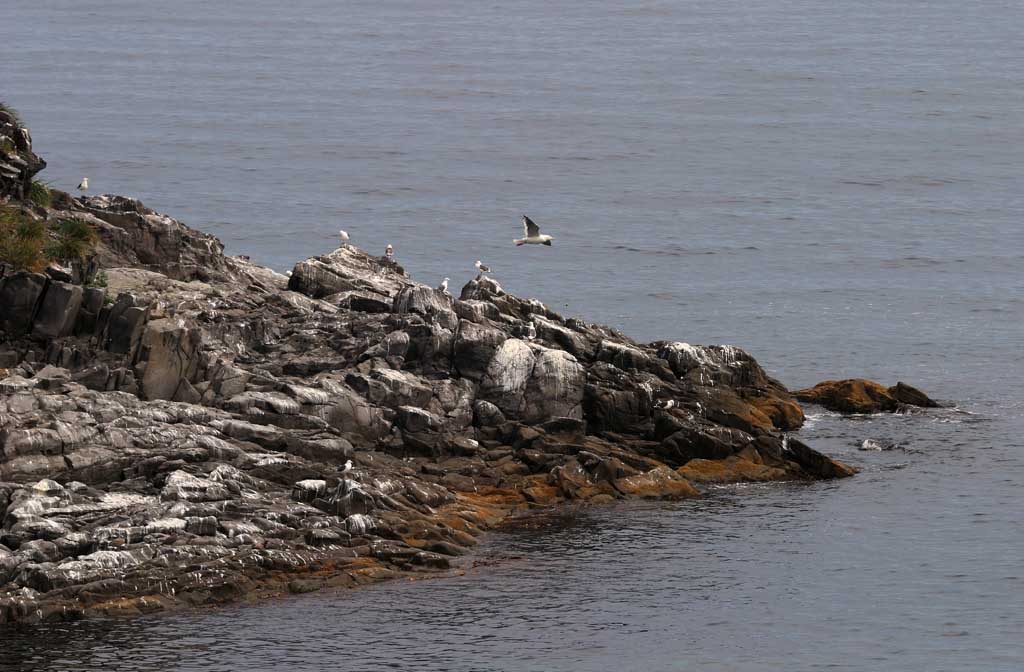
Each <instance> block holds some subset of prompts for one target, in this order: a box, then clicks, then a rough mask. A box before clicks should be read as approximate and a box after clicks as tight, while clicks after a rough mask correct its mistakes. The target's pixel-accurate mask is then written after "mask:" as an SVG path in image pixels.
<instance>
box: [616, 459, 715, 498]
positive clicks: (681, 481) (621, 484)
mask: <svg viewBox="0 0 1024 672" xmlns="http://www.w3.org/2000/svg"><path fill="white" fill-rule="evenodd" d="M615 486H616V488H618V489H619V490H620V491H621V492H623V493H626V494H628V495H632V496H634V497H643V498H645V499H690V498H692V497H700V491H699V490H697V488H695V487H693V485H692V484H691V483H690V481H688V480H686V479H685V478H683V477H682V476H680V475H679V474H678V473H676V472H674V471H672V470H671V469H669V468H668V467H666V466H661V467H657V468H656V469H651V470H650V471H646V472H644V473H642V474H636V475H634V476H627V477H625V478H620V479H619V480H617V481H615Z"/></svg>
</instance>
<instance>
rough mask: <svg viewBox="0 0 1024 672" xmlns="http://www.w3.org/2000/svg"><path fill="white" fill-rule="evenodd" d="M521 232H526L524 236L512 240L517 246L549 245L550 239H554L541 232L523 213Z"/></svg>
mask: <svg viewBox="0 0 1024 672" xmlns="http://www.w3.org/2000/svg"><path fill="white" fill-rule="evenodd" d="M523 232H524V233H525V234H526V237H525V238H517V239H516V240H514V241H512V242H514V243H515V244H516V246H517V247H518V246H519V245H547V246H549V247H550V245H551V241H552V240H554V237H552V236H549V235H547V234H546V233H541V232H540V227H539V226H537V225H536V224H534V223H533V220H532V219H530V218H529V217H527V216H526V215H523Z"/></svg>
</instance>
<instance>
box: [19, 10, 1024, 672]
mask: <svg viewBox="0 0 1024 672" xmlns="http://www.w3.org/2000/svg"><path fill="white" fill-rule="evenodd" d="M563 4H564V5H565V6H557V7H556V6H553V5H552V4H551V3H545V2H540V1H538V0H521V1H514V0H513V1H503V2H500V3H498V2H487V1H484V2H480V1H474V2H458V1H455V2H444V3H442V2H395V1H390V0H385V1H382V2H373V3H355V2H353V3H336V2H327V1H321V2H312V1H298V2H291V3H271V2H266V1H265V0H251V1H249V2H244V3H243V2H223V3H220V2H218V3H207V2H198V1H196V0H188V1H182V2H177V3H173V4H168V3H156V2H137V1H135V0H132V1H127V0H126V1H123V2H118V1H109V2H103V3H82V2H77V1H75V0H65V1H55V0H32V1H29V0H11V1H10V2H7V3H5V4H4V9H5V11H4V18H3V24H4V26H5V30H4V37H3V39H2V41H0V58H2V60H0V99H3V100H6V101H8V102H10V103H11V104H13V105H14V106H15V107H17V108H18V109H19V111H20V112H21V114H22V116H23V117H24V118H25V119H26V120H27V122H28V124H29V126H30V128H31V129H32V132H33V135H34V137H35V139H36V149H37V150H38V151H39V152H40V153H41V154H42V155H43V156H44V157H45V158H46V159H47V160H48V161H49V162H50V166H49V168H47V170H46V171H45V173H43V175H42V176H41V177H44V178H46V179H48V180H49V181H50V182H51V183H52V184H53V185H55V186H59V187H62V188H65V189H70V188H72V187H73V186H74V185H75V184H77V183H78V180H79V179H80V178H81V176H82V175H87V176H89V178H90V183H91V184H92V185H93V186H94V188H95V189H96V190H98V191H110V192H115V193H127V194H132V195H136V196H138V197H140V198H142V199H143V200H144V201H145V202H146V203H147V204H148V205H150V206H151V207H154V208H156V209H158V210H161V211H164V212H167V213H169V214H172V215H174V216H176V217H179V218H181V219H183V220H185V221H186V222H187V223H189V224H191V225H193V226H196V227H198V228H201V229H203V230H207V231H211V232H213V233H215V234H217V235H218V236H219V237H220V238H221V239H222V240H223V241H224V242H225V244H226V245H227V248H228V251H229V252H230V253H233V254H249V255H250V256H251V257H252V258H253V259H255V260H257V261H259V262H262V263H266V264H269V265H271V266H274V267H275V268H278V269H279V270H284V269H287V268H289V267H290V266H291V265H292V264H293V263H294V262H295V261H297V260H299V259H301V258H304V257H306V256H309V255H312V254H319V253H323V252H325V251H327V250H329V249H331V248H332V247H333V246H334V244H335V242H334V234H335V232H336V231H337V230H338V229H339V228H344V229H347V230H348V231H349V232H350V233H351V234H352V236H353V242H355V243H356V244H358V245H361V246H363V247H365V248H367V249H370V250H378V249H380V250H382V249H383V247H384V245H385V244H386V243H388V242H390V243H392V244H394V245H395V248H396V251H397V254H398V257H399V259H400V261H401V262H402V263H403V264H404V265H405V266H406V267H407V268H408V269H409V270H410V271H411V272H412V273H413V275H414V276H415V277H416V278H418V279H420V280H423V281H425V282H437V281H439V280H440V279H441V278H442V277H444V276H450V277H451V278H452V281H453V285H455V286H456V287H458V286H460V285H461V284H462V282H464V281H466V280H468V279H469V278H470V277H471V276H472V274H473V269H472V263H473V261H474V260H475V259H477V258H481V259H483V260H484V262H485V263H488V264H489V265H491V266H492V267H493V268H495V269H496V273H495V275H496V277H497V278H498V280H499V281H501V282H502V283H503V284H504V285H505V287H506V288H507V289H509V290H511V291H514V292H516V293H519V294H526V295H532V296H536V297H538V298H540V299H541V300H543V301H545V302H546V303H547V304H548V305H550V306H552V307H555V308H557V309H559V310H562V311H564V312H566V313H568V314H579V315H583V316H586V317H587V318H588V319H594V320H598V321H602V322H606V323H609V324H613V325H615V326H618V327H620V328H622V329H623V330H625V331H626V332H627V333H629V334H631V335H633V336H635V337H637V338H639V339H642V340H650V339H656V338H672V339H679V340H686V341H689V342H694V343H720V342H724V343H734V344H737V345H740V346H742V347H745V348H747V349H748V350H750V351H751V352H753V353H754V354H755V355H757V356H758V358H759V359H760V361H761V362H762V363H763V364H764V365H765V366H766V368H768V369H769V371H770V372H771V373H772V374H773V375H775V376H777V377H779V378H780V379H781V380H782V381H783V382H785V383H786V384H787V385H789V386H790V387H799V386H804V385H809V384H813V383H814V382H817V381H818V380H821V379H824V378H830V377H844V376H854V375H856V376H869V377H873V378H877V379H881V380H883V381H885V382H887V383H892V382H895V381H896V380H898V379H899V380H906V381H908V382H912V383H916V384H919V385H920V386H922V387H923V388H924V389H926V390H927V391H929V392H931V393H932V394H933V395H934V396H937V397H939V398H942V399H945V400H948V401H950V402H951V403H953V404H955V405H956V409H955V410H945V411H942V412H938V413H930V414H925V415H920V416H899V417H864V418H838V417H835V416H831V415H827V414H818V415H815V416H812V421H811V422H810V423H809V426H808V427H807V428H806V429H804V430H802V434H804V435H806V437H807V438H809V439H810V440H811V442H812V443H813V444H814V445H815V446H816V447H818V448H820V449H823V450H825V451H827V452H830V453H832V454H834V455H837V456H839V457H841V458H843V459H846V460H848V461H850V462H852V463H854V464H856V465H858V466H860V467H862V468H863V470H864V471H863V473H862V474H861V475H860V476H858V477H857V478H855V479H852V480H848V481H844V482H841V483H829V484H816V485H810V486H806V485H803V486H795V485H775V486H757V487H742V488H726V489H722V490H718V491H714V492H713V493H712V494H711V496H710V497H708V498H707V499H705V500H703V501H701V502H695V503H686V504H681V505H661V504H659V505H635V504H634V505H625V506H617V507H610V508H606V509H600V510H591V511H584V512H579V513H578V514H576V515H574V516H571V517H569V518H568V519H567V520H565V521H563V523H562V524H559V525H554V526H552V527H550V528H547V529H544V530H540V531H530V532H517V533H513V534H507V535H496V536H494V537H491V538H490V539H489V540H488V541H487V543H486V544H485V546H484V548H483V549H482V550H481V556H482V557H484V558H489V559H495V560H502V562H500V563H498V564H497V565H496V566H493V567H488V568H486V569H478V570H473V571H471V572H469V573H468V574H467V575H465V576H462V577H456V578H452V579H447V580H440V581H432V582H426V583H417V584H400V585H387V586H381V587H376V588H373V589H370V590H366V591H360V592H356V593H353V594H349V593H345V594H342V595H340V596H339V595H338V594H323V595H316V596H303V597H300V598H294V599H288V600H283V601H280V602H276V603H272V604H266V605H261V606H257V607H245V608H231V609H224V610H219V611H213V612H205V613H196V614H184V615H182V614H177V615H171V616H161V617H156V618H144V619H139V620H135V621H131V622H113V623H98V622H93V623H83V624H70V625H57V626H46V627H40V628H35V629H29V630H24V631H17V632H11V631H9V632H6V633H3V634H2V637H3V640H2V644H3V647H2V648H3V655H4V660H3V661H0V669H15V670H18V669H32V670H106V669H118V670H171V669H174V670H196V671H204V672H205V671H212V670H236V669H253V670H275V671H276V670H279V669H282V668H284V667H287V668H289V669H291V670H295V671H299V670H325V669H360V670H362V669H392V668H394V669H452V670H620V669H645V670H773V669H782V668H785V669H790V670H819V669H828V670H879V669H886V670H928V671H933V670H963V669H978V670H1020V669H1024V644H1021V642H1024V566H1022V564H1024V560H1022V558H1024V530H1022V523H1021V512H1022V507H1021V503H1020V501H1021V500H1020V492H1021V486H1022V485H1024V483H1022V481H1024V438H1022V437H1024V401H1022V400H1024V383H1022V374H1024V354H1022V350H1021V343H1022V342H1024V227H1022V225H1021V223H1022V221H1024V189H1022V179H1021V178H1022V173H1021V166H1022V165H1024V119H1022V116H1021V110H1022V109H1024V50H1021V48H1020V40H1019V36H1020V32H1021V29H1022V28H1024V8H1022V5H1020V3H1017V2H1004V1H1001V0H993V1H991V2H985V3H979V2H969V1H964V0H958V1H954V0H932V1H930V2H917V1H911V2H902V3H891V2H883V1H882V0H851V1H850V2H844V3H820V2H811V1H810V0H751V1H750V2H742V3H740V2H721V1H720V0H715V1H711V0H693V1H689V2H635V3H630V2H623V1H622V0H613V1H612V2H608V3H601V4H596V3H576V4H569V3H563ZM523 212H526V213H528V214H530V215H531V216H532V217H533V218H534V219H535V220H536V221H537V222H538V223H539V224H540V225H541V226H542V227H544V228H545V230H547V231H548V232H550V233H552V234H554V235H555V236H556V240H555V245H554V246H553V247H552V248H550V249H548V248H544V249H532V248H531V249H516V248H515V247H513V246H512V245H511V242H510V241H511V239H512V238H513V237H516V236H517V235H518V234H519V228H518V223H517V222H518V217H519V215H520V214H521V213H523ZM812 410H813V409H812ZM869 438H871V439H876V440H878V441H879V442H890V443H891V442H896V443H899V444H900V448H898V449H896V450H892V451H885V452H873V451H871V452H869V451H861V450H858V446H860V445H861V443H862V442H863V441H864V439H869Z"/></svg>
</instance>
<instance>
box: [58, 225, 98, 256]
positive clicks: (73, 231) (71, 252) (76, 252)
mask: <svg viewBox="0 0 1024 672" xmlns="http://www.w3.org/2000/svg"><path fill="white" fill-rule="evenodd" d="M53 230H54V232H55V233H56V234H57V236H56V240H53V241H51V242H50V244H49V245H48V246H47V248H46V254H47V256H49V257H50V258H51V259H53V260H55V261H77V260H80V259H84V258H85V255H86V253H87V252H89V250H91V249H92V248H93V247H94V246H95V245H96V241H97V240H98V237H97V235H96V230H95V229H94V228H92V225H91V224H89V222H87V221H85V220H82V219H62V220H60V221H58V222H57V226H55V227H54V228H53Z"/></svg>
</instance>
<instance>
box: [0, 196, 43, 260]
mask: <svg viewBox="0 0 1024 672" xmlns="http://www.w3.org/2000/svg"><path fill="white" fill-rule="evenodd" d="M46 239H47V235H46V224H45V223H44V222H42V221H40V220H35V219H32V218H31V217H28V216H27V215H25V214H24V213H23V212H21V211H20V210H18V209H16V208H4V209H3V210H2V211H0V262H6V263H8V264H10V265H11V266H13V267H14V269H15V270H18V271H20V270H26V271H41V270H42V269H43V268H45V267H46V262H47V259H46V255H45V254H44V253H43V248H44V247H45V246H46Z"/></svg>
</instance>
